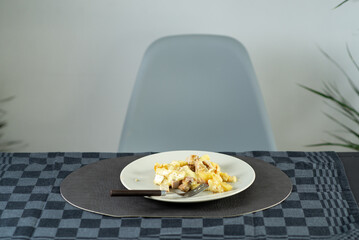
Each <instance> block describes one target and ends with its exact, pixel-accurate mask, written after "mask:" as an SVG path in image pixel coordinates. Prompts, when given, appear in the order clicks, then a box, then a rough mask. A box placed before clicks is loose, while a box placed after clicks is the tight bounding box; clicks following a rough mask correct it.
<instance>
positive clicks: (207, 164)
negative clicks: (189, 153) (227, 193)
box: [203, 160, 214, 170]
mask: <svg viewBox="0 0 359 240" xmlns="http://www.w3.org/2000/svg"><path fill="white" fill-rule="evenodd" d="M203 164H204V165H205V166H206V167H207V169H208V170H212V169H214V167H213V166H212V164H211V163H210V161H208V160H204V161H203Z"/></svg>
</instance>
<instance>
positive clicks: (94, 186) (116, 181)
mask: <svg viewBox="0 0 359 240" xmlns="http://www.w3.org/2000/svg"><path fill="white" fill-rule="evenodd" d="M138 158H139V157H138V156H127V157H121V158H114V159H106V160H102V161H99V162H96V163H92V164H89V165H87V166H84V167H82V168H80V169H78V170H77V171H75V172H73V173H71V174H70V175H68V176H67V177H66V178H65V179H64V180H63V181H62V183H61V186H60V191H61V195H62V196H63V198H64V199H65V200H66V201H68V202H69V203H70V204H72V205H74V206H76V207H78V208H81V209H84V210H87V211H90V212H95V213H99V214H103V215H108V216H114V217H133V216H136V217H137V216H142V217H231V216H239V215H243V214H248V213H251V212H256V211H260V210H263V209H266V208H270V207H272V206H275V205H277V204H279V203H280V202H282V201H283V200H284V199H286V198H287V197H288V196H289V194H290V192H291V190H292V183H291V181H290V179H289V178H288V176H287V175H286V174H284V173H283V172H282V171H281V170H280V169H278V168H276V167H274V166H272V165H270V164H268V163H266V162H264V161H261V160H258V159H255V158H251V157H244V156H243V157H240V159H242V160H244V161H246V162H247V163H248V164H249V165H251V166H252V168H253V169H254V171H255V172H256V179H255V181H254V183H253V184H252V185H251V186H250V187H249V188H248V189H247V190H245V191H243V192H241V193H238V194H236V195H234V196H231V197H228V198H224V199H220V200H215V201H209V202H203V203H168V202H160V201H155V200H152V199H147V198H143V197H115V198H114V197H110V195H109V192H110V190H111V189H124V187H123V185H122V184H121V181H120V173H121V170H122V169H123V168H124V167H125V166H126V165H127V164H129V163H130V162H132V161H134V160H136V159H138Z"/></svg>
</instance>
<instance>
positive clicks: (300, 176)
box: [0, 152, 359, 239]
mask: <svg viewBox="0 0 359 240" xmlns="http://www.w3.org/2000/svg"><path fill="white" fill-rule="evenodd" d="M227 154H230V155H236V156H248V157H255V158H258V159H261V160H263V161H265V162H268V163H270V164H273V165H275V166H277V167H278V168H280V169H281V170H282V171H283V172H284V173H286V174H287V175H288V176H289V177H290V179H291V181H292V183H293V192H292V194H291V195H290V196H289V198H287V199H286V200H285V201H284V202H282V203H281V204H279V205H277V206H275V207H273V208H270V209H267V210H264V211H259V212H256V213H252V214H247V215H244V216H238V217H230V218H142V217H135V218H111V217H107V216H102V215H99V214H95V213H90V212H87V211H83V210H80V209H77V208H75V207H73V206H72V205H70V204H68V203H67V202H66V201H65V200H63V199H62V197H61V195H60V183H61V181H62V180H63V179H64V178H65V177H66V176H67V175H68V174H70V173H71V172H73V171H74V170H76V169H78V168H80V167H82V166H84V165H86V164H90V163H94V162H96V161H99V160H101V159H107V158H115V157H121V156H124V155H131V154H120V153H0V239H75V238H76V239H181V238H184V239H244V238H245V239H359V226H358V223H359V211H358V206H357V204H356V202H355V200H354V198H353V195H352V193H351V191H350V187H349V185H348V181H347V179H346V176H345V171H344V168H343V165H342V163H341V161H340V159H339V158H338V157H337V155H336V154H335V153H334V152H245V153H227Z"/></svg>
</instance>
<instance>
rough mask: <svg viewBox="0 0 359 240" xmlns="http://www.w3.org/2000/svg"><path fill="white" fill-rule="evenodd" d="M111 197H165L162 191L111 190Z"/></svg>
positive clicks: (164, 192)
mask: <svg viewBox="0 0 359 240" xmlns="http://www.w3.org/2000/svg"><path fill="white" fill-rule="evenodd" d="M110 195H111V196H112V197H120V196H165V195H166V191H164V190H111V191H110Z"/></svg>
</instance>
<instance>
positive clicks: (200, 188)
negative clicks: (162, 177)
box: [110, 183, 208, 197]
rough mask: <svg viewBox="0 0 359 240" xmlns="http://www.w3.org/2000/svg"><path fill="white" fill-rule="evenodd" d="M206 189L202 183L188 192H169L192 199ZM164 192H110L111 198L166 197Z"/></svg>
mask: <svg viewBox="0 0 359 240" xmlns="http://www.w3.org/2000/svg"><path fill="white" fill-rule="evenodd" d="M207 188H208V184H205V183H202V184H200V185H199V186H198V187H196V188H194V189H192V190H191V191H188V192H177V191H171V193H175V194H178V195H180V196H182V197H192V196H194V195H196V194H198V193H200V192H203V191H204V190H206V189H207ZM166 195H167V191H166V190H111V191H110V196H111V197H120V196H128V197H129V196H166Z"/></svg>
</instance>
